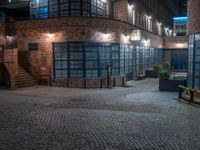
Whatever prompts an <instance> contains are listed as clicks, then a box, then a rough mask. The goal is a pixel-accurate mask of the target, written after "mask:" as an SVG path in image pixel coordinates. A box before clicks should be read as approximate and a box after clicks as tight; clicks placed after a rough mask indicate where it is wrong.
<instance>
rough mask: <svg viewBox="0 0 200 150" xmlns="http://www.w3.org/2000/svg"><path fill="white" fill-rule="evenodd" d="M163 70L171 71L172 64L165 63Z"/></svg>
mask: <svg viewBox="0 0 200 150" xmlns="http://www.w3.org/2000/svg"><path fill="white" fill-rule="evenodd" d="M162 68H163V69H164V70H169V69H170V64H169V63H167V62H166V63H163V65H162Z"/></svg>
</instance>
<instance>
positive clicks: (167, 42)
mask: <svg viewBox="0 0 200 150" xmlns="http://www.w3.org/2000/svg"><path fill="white" fill-rule="evenodd" d="M163 48H164V49H187V48H188V37H187V36H176V37H165V38H163Z"/></svg>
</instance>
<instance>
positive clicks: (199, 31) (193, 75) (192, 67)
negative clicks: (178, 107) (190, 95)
mask: <svg viewBox="0 0 200 150" xmlns="http://www.w3.org/2000/svg"><path fill="white" fill-rule="evenodd" d="M199 6H200V2H199V1H198V0H188V36H189V60H188V61H189V65H188V85H189V87H190V88H194V89H200V65H199V64H200V58H199V56H200V55H199V54H200V53H199V52H200V26H199V22H200V16H199V13H200V10H199Z"/></svg>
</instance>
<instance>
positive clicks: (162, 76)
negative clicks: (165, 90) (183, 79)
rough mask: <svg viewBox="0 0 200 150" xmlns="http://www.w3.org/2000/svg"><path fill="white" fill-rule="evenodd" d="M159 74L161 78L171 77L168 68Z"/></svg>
mask: <svg viewBox="0 0 200 150" xmlns="http://www.w3.org/2000/svg"><path fill="white" fill-rule="evenodd" d="M159 74H160V79H161V80H169V78H170V75H169V72H168V71H167V70H161V71H160V72H159Z"/></svg>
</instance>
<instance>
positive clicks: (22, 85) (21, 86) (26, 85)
mask: <svg viewBox="0 0 200 150" xmlns="http://www.w3.org/2000/svg"><path fill="white" fill-rule="evenodd" d="M35 85H37V84H36V83H33V84H18V85H16V86H17V88H23V87H28V86H35Z"/></svg>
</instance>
